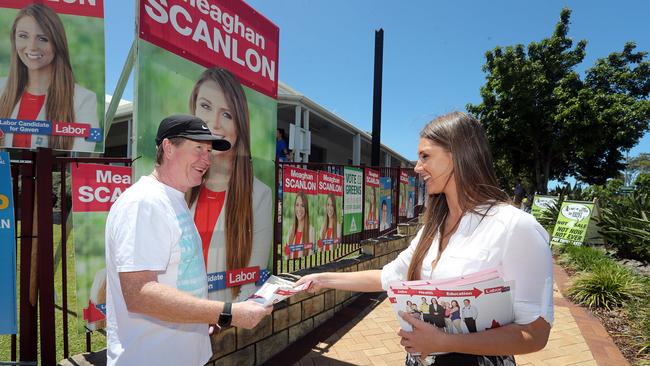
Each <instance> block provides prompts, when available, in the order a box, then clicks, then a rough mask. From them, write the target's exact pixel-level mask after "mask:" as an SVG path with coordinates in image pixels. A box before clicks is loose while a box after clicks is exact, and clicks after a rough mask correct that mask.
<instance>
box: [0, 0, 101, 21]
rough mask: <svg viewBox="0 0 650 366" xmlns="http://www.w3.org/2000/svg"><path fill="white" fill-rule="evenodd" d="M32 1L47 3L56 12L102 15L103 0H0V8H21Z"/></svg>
mask: <svg viewBox="0 0 650 366" xmlns="http://www.w3.org/2000/svg"><path fill="white" fill-rule="evenodd" d="M34 3H37V4H43V5H47V6H48V7H50V8H51V9H52V10H54V11H55V12H56V13H58V14H70V15H79V16H84V17H94V18H103V17H104V0H40V1H35V0H0V8H13V9H22V8H24V7H26V6H27V5H29V4H34Z"/></svg>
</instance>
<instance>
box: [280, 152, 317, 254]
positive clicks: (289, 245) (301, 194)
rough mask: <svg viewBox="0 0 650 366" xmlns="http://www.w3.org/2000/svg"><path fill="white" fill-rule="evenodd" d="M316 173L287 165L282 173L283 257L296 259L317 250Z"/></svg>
mask: <svg viewBox="0 0 650 366" xmlns="http://www.w3.org/2000/svg"><path fill="white" fill-rule="evenodd" d="M317 193H318V174H317V172H314V171H311V170H307V169H301V168H295V167H292V166H288V165H285V166H284V169H283V172H282V200H283V202H282V207H283V212H282V218H283V219H282V237H283V238H284V239H283V241H282V243H283V245H282V248H283V249H282V256H283V258H284V259H294V258H299V257H302V256H306V255H309V254H311V253H312V251H313V250H314V242H315V241H316V232H315V230H314V224H315V222H316V221H317V220H316V212H317V208H316V206H317V202H316V195H317Z"/></svg>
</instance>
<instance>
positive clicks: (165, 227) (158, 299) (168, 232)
mask: <svg viewBox="0 0 650 366" xmlns="http://www.w3.org/2000/svg"><path fill="white" fill-rule="evenodd" d="M156 145H157V152H156V166H155V168H154V170H153V172H152V173H151V175H148V176H143V177H141V178H140V180H138V182H137V183H136V184H134V185H133V186H131V187H130V188H129V189H127V190H126V191H125V192H124V193H123V194H122V195H121V196H120V197H119V198H118V200H117V201H116V202H115V203H114V204H113V206H112V207H111V210H110V213H109V214H108V219H107V221H106V272H107V295H106V307H107V314H106V320H107V322H106V330H107V337H108V349H107V364H108V365H109V366H111V365H204V364H205V363H206V362H207V361H208V360H209V359H210V357H211V356H212V349H211V345H210V339H209V336H208V324H216V328H217V329H221V328H223V327H227V326H230V325H231V324H232V325H233V326H236V327H242V328H249V329H250V328H253V327H254V326H256V325H257V324H258V323H259V321H260V320H262V318H264V316H266V315H268V314H270V313H271V311H272V307H262V306H261V305H259V304H257V303H254V302H240V303H235V304H230V303H223V302H220V301H211V300H208V299H207V295H208V283H207V276H206V271H205V264H204V261H203V252H202V247H201V240H200V237H199V234H198V232H197V230H196V226H194V221H193V220H192V217H191V215H190V211H189V209H188V206H187V203H186V201H185V196H184V195H185V192H187V191H188V190H189V189H190V188H192V187H194V186H198V185H199V184H200V183H201V179H202V177H203V175H204V174H205V172H206V171H207V170H208V167H209V166H210V160H211V158H212V157H211V153H212V150H213V149H215V150H220V151H224V150H228V149H229V148H230V143H228V142H227V141H226V140H223V139H221V138H219V137H217V136H215V135H213V134H212V133H211V132H210V130H209V129H208V126H207V125H206V124H205V122H203V120H201V119H199V118H197V117H194V116H186V115H176V116H170V117H167V118H165V119H163V121H162V122H161V124H160V126H159V128H158V133H157V135H156Z"/></svg>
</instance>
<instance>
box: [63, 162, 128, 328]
mask: <svg viewBox="0 0 650 366" xmlns="http://www.w3.org/2000/svg"><path fill="white" fill-rule="evenodd" d="M70 175H71V177H72V224H73V226H72V229H73V230H72V232H73V240H74V244H75V245H74V250H75V269H76V274H77V308H78V313H77V314H80V315H81V316H80V317H78V319H80V320H79V321H78V322H77V324H78V329H79V331H83V330H84V329H88V330H96V329H101V328H104V327H105V326H106V258H105V242H104V230H105V228H106V218H107V217H108V211H109V210H110V208H111V206H112V205H113V202H115V200H117V198H118V197H119V196H120V194H122V192H124V191H125V190H126V189H127V188H128V187H129V186H130V185H131V167H121V166H110V165H100V164H73V165H72V166H71V169H70ZM81 319H83V321H81Z"/></svg>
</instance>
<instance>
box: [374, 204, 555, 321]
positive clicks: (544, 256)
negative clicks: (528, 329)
mask: <svg viewBox="0 0 650 366" xmlns="http://www.w3.org/2000/svg"><path fill="white" fill-rule="evenodd" d="M485 209H487V206H485V207H484V210H485ZM481 219H482V221H481ZM423 230H424V228H423V229H421V230H420V231H419V232H418V234H417V236H416V237H415V238H414V239H413V240H412V241H411V244H410V245H409V247H408V248H407V249H406V250H404V251H403V252H402V253H400V254H399V256H398V257H397V258H395V260H394V261H392V262H390V263H388V264H387V265H385V266H384V268H383V269H382V272H381V282H382V287H383V288H384V289H388V286H389V283H390V282H392V281H400V280H402V281H403V280H406V275H407V271H408V266H409V263H410V262H411V258H412V257H413V254H414V253H415V248H416V247H417V245H418V243H419V241H420V236H421V235H422V231H423ZM439 237H440V235H439V234H438V235H436V237H435V238H434V240H433V243H432V244H431V247H430V248H429V251H428V253H427V254H426V256H425V257H424V261H423V262H422V272H421V275H420V276H421V277H420V278H421V279H434V278H435V279H441V278H452V277H459V276H463V275H468V274H472V273H475V272H478V271H481V270H484V269H489V268H497V267H499V268H500V269H501V271H502V273H503V279H504V280H505V281H514V282H515V285H514V296H515V299H514V301H515V303H514V312H515V323H517V324H522V325H523V324H529V323H532V322H533V321H535V320H536V319H537V318H538V317H540V316H541V317H543V318H544V320H546V321H547V322H548V323H549V324H551V325H553V262H552V260H551V250H550V247H549V244H548V233H547V232H546V230H544V228H543V227H542V226H541V225H540V224H538V223H537V221H536V220H535V218H534V217H533V216H532V215H530V214H528V213H525V212H523V211H521V210H519V209H517V208H515V207H512V206H510V205H505V204H501V205H498V206H494V207H492V209H490V210H489V212H488V213H487V215H486V216H485V217H484V218H483V217H482V216H481V215H478V214H476V213H466V214H465V215H463V217H462V218H461V220H460V223H459V224H458V229H456V232H455V233H454V234H453V235H452V236H451V238H450V239H449V243H448V244H447V248H446V249H445V250H444V251H443V252H442V255H441V256H440V260H439V262H438V264H437V265H436V267H435V269H434V271H433V273H432V271H431V263H432V262H433V261H434V260H435V259H436V257H437V256H438V243H439V241H440V239H439Z"/></svg>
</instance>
